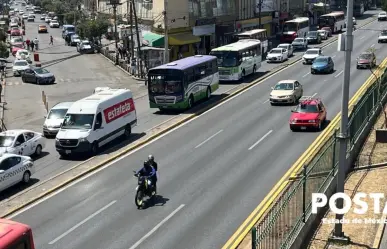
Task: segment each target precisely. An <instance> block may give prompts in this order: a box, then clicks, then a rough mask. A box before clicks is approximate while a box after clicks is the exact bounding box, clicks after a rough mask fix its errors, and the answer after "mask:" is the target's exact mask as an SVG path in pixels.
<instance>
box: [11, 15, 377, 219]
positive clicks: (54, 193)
mask: <svg viewBox="0 0 387 249" xmlns="http://www.w3.org/2000/svg"><path fill="white" fill-rule="evenodd" d="M372 23H374V21H373V22H370V23H368V24H367V25H365V26H364V27H366V26H368V25H370V24H372ZM334 44H337V41H334V42H332V43H330V44H328V45H327V46H326V47H324V49H325V48H328V47H331V46H332V45H334ZM300 63H302V60H300V61H299V62H297V63H294V64H292V65H290V66H288V67H285V68H283V69H281V70H279V71H277V72H275V73H273V74H272V75H270V76H268V77H267V78H266V79H264V80H260V82H259V83H258V84H255V85H253V86H252V87H250V88H247V89H245V90H243V91H241V92H240V93H238V94H236V95H234V96H232V97H231V98H229V99H226V100H225V101H223V102H222V103H220V104H219V105H217V106H215V107H213V108H211V109H209V110H207V111H205V112H203V113H202V114H201V115H200V116H196V117H194V118H192V119H190V120H188V121H187V122H185V123H183V124H181V125H179V126H177V127H175V128H173V129H171V130H170V131H167V132H165V133H164V134H162V135H160V136H159V137H157V138H155V139H153V140H152V141H150V142H148V143H146V144H144V145H142V146H140V147H138V148H137V149H134V150H132V151H130V152H128V153H127V154H125V155H122V156H120V157H118V158H117V159H115V160H113V161H111V162H110V163H108V164H106V165H104V166H102V167H101V168H99V169H96V170H94V171H92V172H90V173H89V174H86V175H84V176H82V177H81V178H79V179H78V180H75V181H73V182H72V183H70V184H68V185H66V186H64V187H63V188H61V189H58V190H57V191H54V192H53V193H52V194H49V195H47V196H46V197H44V198H42V199H40V200H38V201H36V202H34V203H33V204H31V205H30V206H27V207H25V208H23V209H20V211H18V212H15V213H14V214H12V215H9V216H7V217H6V218H8V219H12V218H14V217H16V216H18V215H19V214H21V213H24V212H25V211H27V210H29V209H31V208H33V207H35V206H37V205H39V204H40V203H42V202H44V201H46V200H48V199H50V198H51V197H53V196H55V195H57V194H59V193H61V192H63V191H65V190H66V189H68V188H71V187H72V186H74V185H76V184H78V183H79V182H81V181H83V180H85V179H87V178H89V177H91V176H93V175H95V174H97V173H99V172H101V171H103V170H105V169H106V168H108V167H110V166H111V165H113V164H115V163H117V162H119V161H121V160H122V159H124V158H126V157H128V156H130V155H132V154H134V153H136V152H137V151H139V150H142V149H144V148H145V147H146V146H149V145H150V144H152V143H154V142H156V141H157V140H160V139H161V138H163V137H165V136H167V135H169V134H171V133H173V132H174V131H176V130H177V129H180V128H181V127H183V126H186V125H187V124H189V123H191V122H193V121H195V120H196V119H198V118H200V117H204V116H205V115H206V114H208V113H210V112H212V111H214V110H216V109H217V108H219V107H221V106H223V105H225V104H227V103H228V102H230V101H231V100H234V99H235V98H237V97H239V96H241V95H242V94H244V93H246V92H247V91H250V90H251V89H253V88H255V87H258V86H260V85H261V84H262V83H264V82H266V81H268V79H270V78H273V77H274V76H277V75H278V74H280V73H282V72H284V71H286V70H288V69H289V68H292V67H293V66H295V65H298V64H300ZM39 87H40V86H39ZM236 87H237V86H235V87H234V88H236ZM171 119H172V118H171Z"/></svg>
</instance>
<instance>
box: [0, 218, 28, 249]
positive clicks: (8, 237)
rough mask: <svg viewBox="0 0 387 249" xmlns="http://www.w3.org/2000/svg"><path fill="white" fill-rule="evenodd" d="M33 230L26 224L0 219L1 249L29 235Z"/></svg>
mask: <svg viewBox="0 0 387 249" xmlns="http://www.w3.org/2000/svg"><path fill="white" fill-rule="evenodd" d="M29 230H31V228H30V227H29V226H27V225H25V224H22V223H19V222H15V221H11V220H6V219H0V248H3V247H4V246H6V245H7V246H8V245H9V244H10V243H13V242H14V241H15V240H17V239H19V238H20V236H21V235H23V234H24V233H27V232H28V231H29Z"/></svg>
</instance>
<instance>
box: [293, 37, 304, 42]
mask: <svg viewBox="0 0 387 249" xmlns="http://www.w3.org/2000/svg"><path fill="white" fill-rule="evenodd" d="M294 42H304V39H302V38H296V39H294Z"/></svg>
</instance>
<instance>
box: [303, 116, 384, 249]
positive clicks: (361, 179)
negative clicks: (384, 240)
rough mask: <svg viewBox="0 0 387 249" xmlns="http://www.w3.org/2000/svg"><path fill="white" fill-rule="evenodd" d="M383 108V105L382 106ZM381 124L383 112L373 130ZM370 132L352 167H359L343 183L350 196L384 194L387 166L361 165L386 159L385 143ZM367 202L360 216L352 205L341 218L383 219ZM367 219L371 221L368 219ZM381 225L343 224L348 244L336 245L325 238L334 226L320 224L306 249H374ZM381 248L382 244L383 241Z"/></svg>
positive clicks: (332, 215) (379, 236)
mask: <svg viewBox="0 0 387 249" xmlns="http://www.w3.org/2000/svg"><path fill="white" fill-rule="evenodd" d="M386 110H387V108H386ZM383 125H384V117H383V115H381V116H379V118H378V120H377V123H376V125H375V126H374V129H375V128H376V129H378V128H382V127H383ZM374 129H373V130H372V131H371V133H370V135H369V137H368V138H367V140H366V143H365V144H364V147H363V149H362V151H361V153H360V155H359V158H358V162H357V165H356V167H360V168H362V169H361V170H356V171H354V172H353V173H350V174H349V176H348V177H347V180H346V183H345V193H346V194H349V195H351V196H354V195H355V194H356V193H357V192H365V193H371V192H376V193H384V194H385V195H386V194H387V184H385V183H386V179H387V166H384V167H371V168H370V167H362V166H368V165H373V164H382V163H386V162H387V156H386V155H387V144H381V143H376V142H375V131H374ZM358 169H359V168H358ZM366 202H367V204H368V207H369V209H368V212H367V213H366V214H365V215H363V216H360V215H358V214H354V213H353V207H352V208H351V210H350V213H348V214H346V215H345V216H344V219H347V220H352V219H356V218H361V219H362V220H363V221H364V219H363V218H365V219H367V218H369V219H386V214H374V210H373V207H374V203H373V200H372V199H370V198H369V199H367V200H366ZM385 202H386V198H384V199H382V200H381V205H380V206H381V211H382V210H383V208H384V204H385ZM324 218H328V219H331V218H332V219H334V218H335V216H334V214H332V213H331V212H328V213H327V214H326V215H325V216H324ZM369 221H371V220H369ZM384 226H385V224H378V223H375V222H372V221H371V222H368V223H365V222H363V223H361V224H343V231H344V234H345V235H346V236H348V237H349V238H350V240H351V242H350V244H349V245H346V246H338V245H332V244H331V243H330V242H328V237H329V236H330V234H331V233H332V231H333V229H334V224H320V225H319V227H318V229H317V231H316V232H315V233H314V234H313V236H312V239H311V241H310V242H309V245H308V247H307V248H308V249H320V248H321V249H323V248H345V249H364V248H368V249H377V248H379V246H380V243H381V237H382V235H383V231H384ZM380 248H381V249H382V248H387V247H385V244H384V246H383V247H380Z"/></svg>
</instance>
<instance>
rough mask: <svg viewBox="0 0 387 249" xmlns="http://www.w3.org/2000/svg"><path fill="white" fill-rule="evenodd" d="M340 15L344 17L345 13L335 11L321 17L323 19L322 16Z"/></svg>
mask: <svg viewBox="0 0 387 249" xmlns="http://www.w3.org/2000/svg"><path fill="white" fill-rule="evenodd" d="M339 15H344V11H334V12H331V13H329V14H325V15H321V16H320V17H322V16H339Z"/></svg>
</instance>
